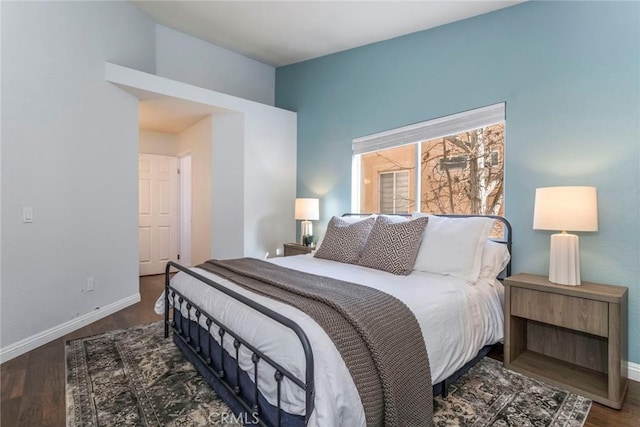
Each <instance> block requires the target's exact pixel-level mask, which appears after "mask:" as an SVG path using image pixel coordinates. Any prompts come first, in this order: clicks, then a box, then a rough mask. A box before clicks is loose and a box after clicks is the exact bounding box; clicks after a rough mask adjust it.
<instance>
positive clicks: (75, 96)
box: [0, 2, 155, 347]
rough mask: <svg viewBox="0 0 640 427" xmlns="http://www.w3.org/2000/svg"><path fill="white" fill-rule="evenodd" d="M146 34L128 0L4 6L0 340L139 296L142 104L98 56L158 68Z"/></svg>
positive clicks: (149, 26) (147, 26) (146, 24)
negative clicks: (90, 288) (27, 216)
mask: <svg viewBox="0 0 640 427" xmlns="http://www.w3.org/2000/svg"><path fill="white" fill-rule="evenodd" d="M154 30H155V28H154V23H153V22H151V20H150V19H149V18H147V17H146V15H144V14H143V13H142V12H140V11H138V9H136V8H135V7H133V6H132V5H130V4H129V3H127V2H113V3H111V2H109V3H107V2H104V3H103V2H96V3H94V2H82V3H81V2H68V3H67V2H41V3H30V2H22V3H13V2H3V4H2V151H3V156H2V255H3V257H2V263H1V280H2V282H1V283H2V302H1V310H2V313H1V317H0V320H1V323H2V329H1V332H2V338H1V341H0V345H1V346H2V347H5V346H6V345H8V344H11V343H15V342H16V341H19V340H21V339H23V338H25V337H29V336H32V335H34V334H36V333H39V332H42V331H44V330H47V329H49V328H53V327H55V326H57V325H59V324H61V323H63V322H66V321H69V320H70V319H71V318H72V317H76V316H77V315H78V314H79V315H82V314H85V313H88V312H91V311H92V310H94V309H95V308H96V307H103V306H104V305H107V304H111V303H113V302H115V301H119V300H121V299H124V298H127V297H130V296H131V295H134V294H136V293H137V292H138V253H137V247H138V245H137V228H138V224H137V197H138V192H137V185H136V182H137V157H138V154H137V153H138V119H137V116H138V113H137V111H138V102H137V100H136V99H135V98H133V97H132V96H130V95H129V94H126V93H124V92H123V91H122V90H121V89H119V88H117V87H115V86H114V85H112V84H110V83H107V82H106V81H105V80H104V62H105V61H113V62H116V63H119V64H122V65H126V66H129V67H133V68H137V69H140V70H143V71H147V72H154V67H155V65H154V64H155V63H154ZM23 206H30V207H32V208H33V215H34V221H33V223H32V224H24V223H22V207H23ZM89 277H93V278H94V279H95V291H94V292H91V293H82V292H81V288H82V286H83V285H84V284H85V283H86V279H87V278H89Z"/></svg>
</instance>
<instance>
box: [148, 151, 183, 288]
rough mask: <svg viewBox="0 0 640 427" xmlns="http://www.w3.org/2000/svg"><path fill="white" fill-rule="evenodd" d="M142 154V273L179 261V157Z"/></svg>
mask: <svg viewBox="0 0 640 427" xmlns="http://www.w3.org/2000/svg"><path fill="white" fill-rule="evenodd" d="M138 156H139V157H138V170H139V172H138V173H139V175H138V198H139V202H138V215H139V220H138V248H139V262H140V276H147V275H151V274H162V273H164V270H165V267H166V264H167V262H168V261H177V260H178V220H179V209H178V208H179V204H178V158H177V157H173V156H164V155H158V154H139V155H138Z"/></svg>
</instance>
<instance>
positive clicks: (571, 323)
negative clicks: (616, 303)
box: [511, 287, 609, 337]
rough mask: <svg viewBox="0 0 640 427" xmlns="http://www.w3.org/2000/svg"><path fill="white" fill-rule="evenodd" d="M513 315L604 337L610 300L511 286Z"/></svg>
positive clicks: (606, 330)
mask: <svg viewBox="0 0 640 427" xmlns="http://www.w3.org/2000/svg"><path fill="white" fill-rule="evenodd" d="M511 315H513V316H518V317H523V318H525V319H530V320H536V321H539V322H543V323H548V324H551V325H555V326H561V327H564V328H568V329H573V330H576V331H582V332H586V333H589V334H593V335H598V336H601V337H607V336H608V335H609V304H607V303H606V302H603V301H596V300H591V299H587V298H578V297H572V296H566V295H559V294H554V293H550V292H540V291H535V290H531V289H523V288H518V287H512V288H511Z"/></svg>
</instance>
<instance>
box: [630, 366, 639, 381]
mask: <svg viewBox="0 0 640 427" xmlns="http://www.w3.org/2000/svg"><path fill="white" fill-rule="evenodd" d="M627 366H628V370H629V372H628V374H629V379H630V380H633V381H638V382H640V363H633V362H628V363H627Z"/></svg>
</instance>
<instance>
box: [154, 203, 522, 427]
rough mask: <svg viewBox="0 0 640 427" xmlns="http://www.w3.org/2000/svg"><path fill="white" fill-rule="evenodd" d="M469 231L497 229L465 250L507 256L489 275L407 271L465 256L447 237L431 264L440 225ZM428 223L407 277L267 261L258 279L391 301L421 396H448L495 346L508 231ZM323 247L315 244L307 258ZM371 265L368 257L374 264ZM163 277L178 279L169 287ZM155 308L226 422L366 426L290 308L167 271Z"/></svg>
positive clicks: (216, 281)
mask: <svg viewBox="0 0 640 427" xmlns="http://www.w3.org/2000/svg"><path fill="white" fill-rule="evenodd" d="M365 218H371V217H365ZM405 220H406V219H401V220H399V221H397V222H403V221H405ZM473 220H478V221H480V220H490V221H491V224H492V227H490V228H491V230H493V229H494V228H497V229H499V230H500V232H501V233H502V237H501V238H499V239H489V238H488V234H489V232H490V231H491V230H489V231H488V232H487V233H486V235H484V234H483V235H482V236H481V237H479V239H481V242H480V243H481V247H480V246H479V247H478V248H477V249H474V252H475V255H474V256H475V257H476V258H477V257H478V251H480V253H481V254H483V255H484V256H485V258H486V257H488V256H489V255H488V253H489V251H488V250H484V248H485V247H486V245H489V244H492V245H497V246H499V247H500V248H505V249H506V250H505V249H503V250H501V251H500V254H502V255H500V257H499V258H500V259H499V260H497V261H496V262H492V264H491V267H492V268H491V269H490V270H491V271H484V270H483V268H485V267H486V265H485V264H486V262H485V261H486V260H485V259H482V260H481V261H482V262H480V261H478V262H476V264H478V263H480V264H479V265H476V267H479V270H482V271H478V273H477V276H476V279H475V280H473V283H472V282H471V280H472V279H469V278H468V277H466V276H465V275H464V274H454V273H455V272H454V273H451V274H450V273H449V272H445V274H440V273H442V272H440V273H437V272H432V271H428V270H429V269H430V268H429V266H425V267H420V269H419V270H414V269H413V267H416V268H419V264H421V263H422V264H424V260H425V259H427V258H428V259H429V260H430V261H431V262H432V263H434V262H435V263H436V264H437V265H436V266H435V267H431V268H432V269H437V268H443V267H442V265H443V264H447V261H446V259H447V258H446V257H447V256H448V255H447V249H446V247H448V248H449V250H450V251H451V250H454V251H456V253H459V252H462V253H464V252H465V251H464V248H467V247H472V246H474V245H475V244H476V243H474V245H471V244H466V243H465V240H464V239H467V237H461V238H462V240H461V243H460V248H457V247H456V238H455V236H466V235H468V234H469V233H467V232H466V231H465V228H464V227H462V228H460V227H459V226H458V229H456V227H455V226H454V227H453V229H452V230H455V232H456V235H455V236H454V238H451V234H449V235H448V236H449V237H447V239H446V242H444V243H443V244H442V245H440V246H438V248H436V252H433V248H432V247H431V246H433V243H434V242H437V238H436V237H438V236H436V234H437V230H440V229H442V227H443V224H445V225H447V227H451V221H454V222H455V221H457V222H455V223H457V224H463V221H467V222H468V221H473ZM332 221H334V220H333V219H332ZM336 221H337V220H336ZM344 221H346V223H349V224H351V223H359V222H361V221H363V219H362V218H360V217H354V216H353V215H350V214H349V219H345V220H344ZM368 221H370V222H371V219H368ZM376 221H377V222H380V221H381V220H380V219H379V218H375V219H374V220H373V223H374V224H375V223H376ZM387 221H389V220H387ZM395 221H396V220H393V221H390V222H395ZM428 221H429V222H428V223H427V222H426V221H425V223H426V224H427V225H426V228H424V233H423V234H421V235H420V239H418V243H417V245H418V249H416V252H417V253H416V255H415V256H414V261H413V262H412V263H411V268H412V269H411V271H410V272H405V273H408V274H407V275H399V274H391V273H390V272H388V271H380V270H379V269H378V268H371V267H370V266H363V265H358V264H353V263H347V262H339V261H336V260H332V259H326V258H319V257H318V256H314V255H313V254H308V255H299V256H293V257H286V258H275V259H271V260H268V261H269V262H268V263H269V264H270V265H269V266H266V268H267V269H270V268H272V267H271V265H273V266H274V267H273V268H274V269H275V268H278V269H279V268H280V267H283V268H284V269H290V270H294V271H296V272H302V273H301V274H311V275H317V276H322V277H326V278H328V279H327V280H334V279H335V280H339V281H346V282H350V283H355V284H357V286H365V287H367V288H368V289H369V288H371V289H375V290H376V292H380V291H381V293H384V294H385V295H386V294H388V295H391V296H392V297H393V298H394V299H396V300H398V301H400V302H401V303H402V305H404V306H406V307H407V308H408V309H409V310H410V312H411V313H412V314H413V316H415V320H416V321H417V325H418V327H419V331H420V335H421V337H422V339H423V340H424V344H425V345H426V349H427V353H428V368H429V373H430V383H431V385H432V389H431V390H430V392H432V393H433V394H442V395H444V396H446V392H447V387H448V385H449V384H450V383H451V382H453V381H455V380H456V379H457V378H458V377H459V376H460V375H462V373H464V372H466V370H468V369H469V368H470V367H471V366H472V365H473V364H474V363H475V362H477V361H478V360H479V359H480V358H482V357H483V356H484V355H485V354H486V353H487V352H488V350H489V349H490V347H491V345H493V344H495V343H497V342H499V341H500V340H501V339H502V338H503V329H502V327H503V309H502V293H503V288H502V284H501V282H500V281H499V280H498V276H499V275H504V274H508V273H509V269H510V256H509V254H510V251H511V227H510V225H509V223H508V222H507V221H506V220H505V219H504V218H501V217H477V216H460V217H458V216H446V217H441V216H437V217H435V216H429V217H428ZM444 221H447V222H446V223H445V222H444ZM493 221H497V224H498V226H497V227H493V225H494V222H493ZM407 222H408V221H407ZM330 225H331V223H330ZM429 225H431V226H432V229H431V230H430V229H429ZM438 227H441V228H440V229H439V228H438ZM486 228H487V227H486V226H483V229H484V230H485V231H487V230H486ZM433 230H435V231H433ZM446 230H448V231H447V232H450V230H449V228H447V229H446ZM427 231H430V232H431V235H428V234H427ZM420 233H422V231H420ZM329 234H330V233H329V231H328V233H327V235H329ZM434 236H436V237H434ZM445 236H446V233H445ZM428 237H429V238H428ZM442 237H443V235H440V236H439V238H440V239H442ZM372 239H373V237H371V238H369V240H372ZM365 240H366V239H365ZM404 240H407V239H404ZM409 240H411V239H409ZM427 241H429V242H431V244H430V245H429V246H430V247H431V252H429V251H428V250H427V247H426V246H425V245H426V243H427ZM494 241H497V242H498V243H495V242H494ZM365 243H366V242H365ZM467 243H468V242H467ZM329 246H330V243H328V242H323V243H322V244H321V245H320V249H319V250H318V251H317V252H316V255H319V254H320V253H321V251H322V249H325V248H326V247H329ZM423 250H424V251H425V254H426V256H425V254H422V251H423ZM483 251H484V252H483ZM325 252H326V251H325ZM494 252H495V251H494ZM505 253H506V254H507V255H506V256H505V255H504V254H505ZM364 255H365V254H364V253H360V256H364ZM421 255H422V258H421ZM449 257H450V256H449ZM329 258H331V256H330V257H329ZM379 258H380V256H379V254H378V253H376V256H375V257H374V259H375V262H377V261H379ZM421 260H422V261H421ZM365 264H366V263H365ZM171 267H175V268H176V269H178V270H180V272H179V273H178V274H176V275H175V277H173V279H171V280H170V277H169V274H168V272H169V269H170V268H171ZM216 268H218V267H216ZM225 268H228V267H226V266H225ZM476 269H478V268H476ZM423 270H427V271H423ZM225 271H226V270H225ZM223 272H224V271H223ZM425 284H426V285H425ZM355 289H357V288H355ZM156 305H157V308H158V310H157V311H164V315H165V337H168V335H169V333H170V332H171V331H173V340H174V342H175V343H176V345H177V346H178V347H179V348H180V349H181V351H182V352H183V353H184V354H185V356H186V357H187V359H189V360H190V361H191V362H192V363H193V364H194V365H195V367H196V369H197V370H198V371H199V372H200V373H201V374H202V375H203V376H204V378H205V379H206V380H207V381H208V382H209V384H211V386H212V388H214V389H215V391H216V392H217V393H218V394H219V395H220V396H221V397H222V399H223V400H224V401H225V402H226V403H227V404H228V405H229V406H230V407H231V409H232V410H233V412H234V413H235V414H236V415H237V417H238V418H237V419H236V420H238V421H241V422H242V423H244V424H259V425H266V426H272V425H275V426H295V425H311V426H329V425H331V426H339V425H343V426H359V425H368V424H371V422H370V417H369V415H370V414H369V413H365V409H366V405H365V398H364V397H363V398H361V390H360V389H359V387H358V386H357V385H356V383H355V382H356V381H355V379H354V378H355V377H353V378H352V375H351V374H350V369H351V368H350V367H348V366H347V365H346V362H345V360H346V358H343V356H342V355H341V353H340V351H339V350H338V348H337V347H338V346H337V345H334V342H335V339H332V337H330V336H328V335H327V333H326V332H325V330H324V329H323V328H322V327H320V326H319V325H318V322H317V321H316V319H314V318H313V317H312V316H310V315H308V314H307V313H304V312H303V311H301V310H300V309H299V308H296V307H294V306H291V305H289V304H288V303H286V302H283V301H282V300H280V301H278V300H274V299H272V298H270V297H269V296H265V295H260V294H257V293H255V292H253V291H252V290H251V289H247V288H246V287H243V286H241V285H239V284H238V283H237V282H236V281H235V279H233V277H232V276H225V274H223V273H221V272H219V271H218V270H212V271H208V268H206V267H205V266H204V265H203V266H202V268H193V269H187V268H184V267H182V266H179V265H177V264H174V263H169V265H168V266H167V275H166V281H165V292H164V295H163V296H161V298H159V299H158V303H157V304H156ZM398 334H400V332H398ZM387 339H389V338H388V337H387ZM399 339H400V338H399ZM405 353H406V351H405ZM410 353H413V351H410ZM382 422H383V423H384V420H383V421H382ZM387 424H390V423H388V422H387ZM402 424H403V422H402V421H400V423H399V425H402ZM425 425H428V424H425Z"/></svg>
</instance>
